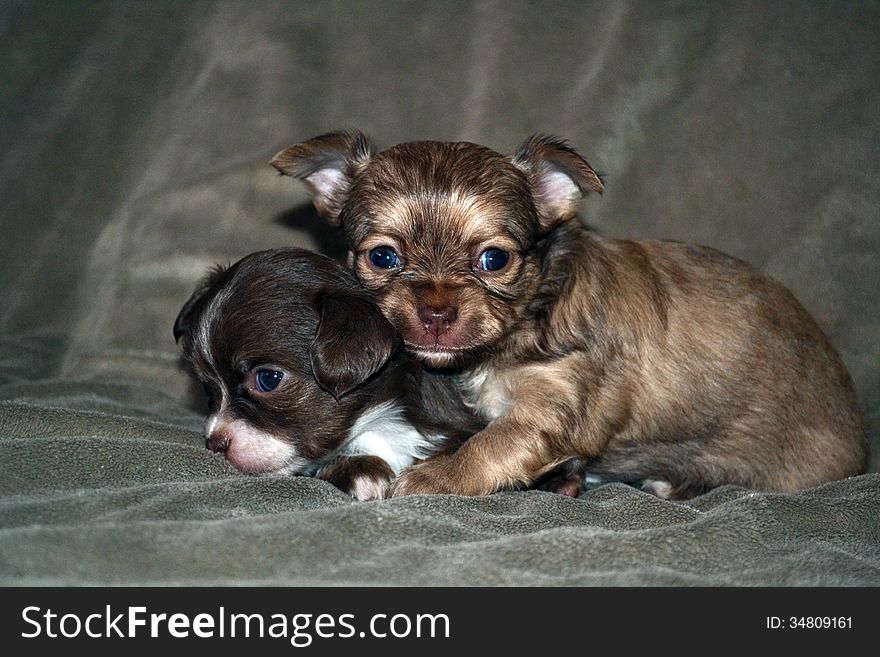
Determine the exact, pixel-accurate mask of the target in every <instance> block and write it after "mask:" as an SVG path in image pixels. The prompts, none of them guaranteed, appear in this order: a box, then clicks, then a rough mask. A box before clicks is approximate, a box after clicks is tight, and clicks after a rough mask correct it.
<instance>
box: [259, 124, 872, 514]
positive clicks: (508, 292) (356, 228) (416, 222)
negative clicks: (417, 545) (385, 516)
mask: <svg viewBox="0 0 880 657" xmlns="http://www.w3.org/2000/svg"><path fill="white" fill-rule="evenodd" d="M328 142H332V143H334V144H335V146H334V148H335V149H336V151H337V152H342V153H344V152H350V151H352V150H355V151H357V152H358V153H361V155H362V156H360V157H358V158H356V159H351V160H345V163H344V164H343V165H342V166H341V167H340V168H339V169H337V170H335V171H332V172H330V178H329V179H331V180H333V181H334V184H333V185H331V186H328V185H322V184H320V183H321V178H320V176H323V179H324V180H326V179H327V173H328V172H326V171H324V172H322V173H321V174H320V176H319V179H318V183H319V184H317V185H315V184H310V188H311V190H312V193H313V195H314V196H315V202H316V205H317V206H318V208H319V209H321V208H333V211H331V212H330V213H328V216H329V218H330V219H331V221H333V222H336V223H340V224H341V225H342V227H343V228H344V230H345V232H346V234H347V236H348V239H349V242H350V246H351V254H350V258H351V264H352V267H353V269H354V271H355V273H356V275H357V277H358V279H359V280H360V281H361V282H362V284H363V285H364V286H365V287H366V288H368V289H369V290H371V291H372V292H373V293H374V295H375V296H376V298H377V299H378V301H379V305H380V307H381V308H382V310H383V312H384V313H385V315H386V316H387V317H388V318H389V319H390V320H391V322H392V323H393V324H394V325H395V326H396V327H397V328H398V330H400V331H401V332H402V334H403V336H404V339H405V341H406V344H407V346H408V348H409V350H410V351H411V352H412V353H414V354H415V355H417V356H418V357H419V358H421V359H422V360H423V362H425V363H426V364H427V365H429V366H432V367H442V368H446V369H449V370H453V371H455V372H457V375H458V379H459V382H460V385H461V389H462V390H463V392H464V393H465V396H466V399H467V400H468V403H469V404H470V405H471V406H472V407H473V408H474V409H475V410H476V411H477V412H478V413H479V414H480V415H481V416H482V417H483V418H484V419H485V420H486V421H487V422H488V423H489V424H488V426H487V427H486V429H485V430H483V431H481V432H480V433H478V434H477V435H475V436H474V437H472V438H471V439H470V440H468V441H467V442H466V443H465V444H464V446H463V447H462V448H461V449H460V450H459V451H458V452H456V453H454V454H445V455H438V456H435V457H433V458H431V459H429V460H428V461H426V462H424V463H422V464H419V465H416V466H413V467H411V468H409V469H408V470H407V471H405V472H404V473H403V474H402V475H401V476H400V477H399V478H398V480H397V481H396V482H395V483H394V485H393V486H394V492H395V494H412V493H443V492H450V493H458V494H465V495H482V494H488V493H491V492H493V491H496V490H499V489H502V488H508V487H516V486H522V485H528V484H531V483H533V482H535V481H536V480H537V479H539V478H540V477H542V476H545V475H547V473H548V472H549V471H550V470H552V468H554V467H555V466H557V465H559V464H561V463H563V462H565V461H566V460H568V459H570V458H572V457H580V458H582V459H584V463H585V464H586V467H588V468H589V470H590V471H591V472H594V473H596V474H598V475H601V476H604V477H607V478H612V479H618V480H623V481H631V482H639V481H644V480H660V481H663V482H668V483H669V484H671V490H672V493H671V495H672V496H674V497H689V496H692V495H694V494H697V493H699V492H702V491H705V490H707V489H710V488H712V487H715V486H719V485H722V484H737V485H741V486H747V487H751V488H754V489H759V490H770V491H794V490H798V489H802V488H806V487H810V486H814V485H816V484H819V483H822V482H825V481H829V480H833V479H839V478H842V477H846V476H849V475H854V474H858V473H860V472H863V471H864V468H865V464H866V455H867V443H866V437H865V432H864V429H863V426H862V419H861V416H860V414H859V410H858V406H857V401H856V396H855V392H854V390H853V385H852V381H851V380H850V377H849V375H848V373H847V372H846V370H845V368H844V366H843V364H842V363H841V361H840V358H839V357H838V355H837V354H836V352H835V351H834V349H833V348H832V346H831V344H830V343H829V341H828V339H827V338H826V337H825V335H824V334H823V333H822V331H821V330H820V329H819V327H818V326H817V325H816V323H815V321H814V320H813V319H812V318H811V317H810V316H809V315H808V313H807V312H806V311H805V310H804V309H803V308H802V307H801V306H800V304H799V303H798V302H797V301H796V300H795V299H794V297H793V296H792V295H791V294H790V293H789V292H788V291H787V290H786V289H785V288H783V287H782V286H781V285H779V284H778V283H776V282H775V281H773V280H771V279H770V278H769V277H766V276H764V275H762V274H760V273H759V272H758V271H756V270H755V269H753V268H752V267H750V266H749V265H748V264H746V263H744V262H741V261H739V260H736V259H734V258H731V257H729V256H727V255H724V254H722V253H720V252H718V251H715V250H713V249H710V248H706V247H699V246H691V245H686V244H680V243H675V242H661V241H630V240H615V239H608V238H604V237H601V236H598V235H596V234H594V233H592V232H590V231H588V230H587V229H585V228H584V227H583V226H582V225H581V224H580V222H579V221H577V220H573V218H574V217H575V216H576V210H577V206H578V202H579V201H580V199H581V198H582V197H583V196H584V195H585V194H586V193H588V192H591V191H592V192H601V191H602V182H601V180H600V178H599V177H598V176H597V175H596V174H595V172H594V171H593V170H592V168H590V166H589V165H588V164H587V163H586V161H585V160H583V158H581V157H580V156H579V155H578V154H577V153H575V152H574V151H573V150H571V149H570V148H569V147H568V146H567V145H566V144H565V143H564V142H560V141H558V140H554V139H551V138H546V137H533V138H530V139H529V140H527V141H526V142H525V143H524V144H523V146H521V147H520V148H519V149H518V151H517V152H516V153H515V154H514V155H513V156H511V157H505V156H502V155H500V154H498V153H495V152H494V151H491V150H490V149H487V148H485V147H482V146H477V145H474V144H468V143H453V144H449V143H441V142H417V143H410V144H401V145H399V146H395V147H393V148H391V149H389V150H387V151H384V152H382V153H379V154H375V149H373V148H372V147H364V146H363V144H367V143H368V142H367V141H366V140H365V138H363V137H362V136H361V135H358V134H344V133H342V134H337V135H332V136H324V137H321V138H318V139H317V140H313V141H311V142H306V143H305V145H302V144H301V145H298V146H294V147H292V148H291V149H287V150H285V151H282V153H280V154H279V155H278V156H276V158H275V159H274V160H273V164H274V165H275V166H276V167H277V168H278V169H279V170H280V171H281V172H282V173H286V174H288V175H293V176H296V177H300V178H304V179H305V180H306V182H307V183H310V175H312V174H303V172H304V171H310V172H313V173H314V172H315V171H318V170H319V168H318V169H316V167H320V166H324V165H322V164H321V162H324V163H326V162H327V161H329V160H330V159H332V158H327V157H323V156H320V157H319V156H318V155H316V153H321V152H322V148H323V147H324V146H322V145H326V144H327V143H328ZM367 152H368V153H369V155H364V153H367ZM343 160H344V158H343ZM333 161H335V162H338V159H337V160H333ZM333 166H336V165H333ZM377 246H389V247H391V248H393V249H394V250H395V251H396V252H397V254H398V255H399V256H400V265H399V267H395V268H394V269H380V268H378V267H376V266H374V265H372V264H371V261H370V257H369V254H370V251H371V249H373V248H375V247H377ZM489 247H493V248H501V249H504V250H505V251H507V252H509V254H510V260H509V262H508V264H507V265H506V266H505V267H503V268H502V269H499V270H498V271H492V272H490V271H483V270H481V269H480V268H479V266H478V263H479V257H480V253H481V252H482V251H483V250H485V249H487V248H489ZM426 304H427V307H429V308H433V307H435V306H437V305H438V304H444V305H448V306H449V307H453V308H455V309H456V310H457V318H456V319H455V321H454V322H451V323H450V324H449V327H448V330H447V331H445V332H443V333H441V334H440V335H438V336H434V335H432V334H430V333H429V332H427V325H424V322H423V321H422V319H420V314H419V312H420V308H423V307H425V306H426ZM551 478H552V475H551ZM562 479H563V480H565V481H569V480H570V477H568V476H567V475H566V476H563V478H562Z"/></svg>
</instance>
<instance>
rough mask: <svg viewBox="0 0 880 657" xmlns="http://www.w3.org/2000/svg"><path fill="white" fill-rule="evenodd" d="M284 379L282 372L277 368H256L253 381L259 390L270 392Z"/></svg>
mask: <svg viewBox="0 0 880 657" xmlns="http://www.w3.org/2000/svg"><path fill="white" fill-rule="evenodd" d="M283 379H284V372H279V371H278V370H257V373H256V376H254V383H255V385H256V388H257V390H259V391H260V392H272V391H273V390H275V388H277V387H278V386H279V385H280V383H281V381H282V380H283Z"/></svg>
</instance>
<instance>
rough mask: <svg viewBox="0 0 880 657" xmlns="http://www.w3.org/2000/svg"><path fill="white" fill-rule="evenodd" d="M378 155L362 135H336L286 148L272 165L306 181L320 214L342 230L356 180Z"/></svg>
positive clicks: (275, 158) (330, 134)
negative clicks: (341, 218)
mask: <svg viewBox="0 0 880 657" xmlns="http://www.w3.org/2000/svg"><path fill="white" fill-rule="evenodd" d="M374 154H375V148H374V147H373V145H372V144H371V143H370V140H369V139H367V137H365V136H364V135H363V134H362V133H360V132H332V133H329V134H326V135H321V136H320V137H315V138H314V139H310V140H308V141H304V142H302V143H301V144H294V145H293V146H291V147H290V148H285V149H284V150H283V151H281V152H279V153H278V154H277V155H275V157H273V158H272V160H271V161H270V162H269V164H271V165H272V166H273V167H275V168H276V169H278V171H279V172H281V173H282V174H283V175H285V176H291V177H293V178H299V179H300V180H302V181H303V182H304V183H305V184H306V187H307V188H308V190H309V193H310V194H311V196H312V202H313V203H314V204H315V207H316V208H317V209H318V212H320V213H321V214H322V215H324V217H326V218H327V220H328V221H329V222H330V223H331V224H333V225H334V226H338V225H339V213H340V212H341V211H342V206H343V205H345V201H346V199H347V198H348V193H349V191H350V190H351V181H352V178H353V176H354V174H355V172H356V171H357V170H358V168H360V167H362V166H363V165H364V164H366V163H367V162H368V161H369V160H370V158H371V157H373V155H374Z"/></svg>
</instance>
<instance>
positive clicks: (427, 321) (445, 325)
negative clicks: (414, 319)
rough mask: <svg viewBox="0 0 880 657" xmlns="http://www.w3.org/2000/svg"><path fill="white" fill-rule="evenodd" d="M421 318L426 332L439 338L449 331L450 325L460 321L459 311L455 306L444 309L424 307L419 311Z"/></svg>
mask: <svg viewBox="0 0 880 657" xmlns="http://www.w3.org/2000/svg"><path fill="white" fill-rule="evenodd" d="M419 318H420V319H421V320H422V323H423V324H424V325H425V330H426V331H429V332H430V333H433V334H434V335H436V336H439V335H440V334H441V333H445V332H446V331H448V330H449V326H450V324H452V323H453V322H454V321H455V320H456V319H458V309H457V308H454V307H453V306H444V307H443V308H431V307H427V306H426V307H424V308H420V309H419Z"/></svg>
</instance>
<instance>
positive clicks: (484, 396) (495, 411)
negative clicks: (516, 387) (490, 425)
mask: <svg viewBox="0 0 880 657" xmlns="http://www.w3.org/2000/svg"><path fill="white" fill-rule="evenodd" d="M459 385H460V388H461V390H462V392H463V393H464V395H465V401H466V402H467V403H468V404H469V405H470V406H471V408H473V409H474V410H475V411H476V412H477V413H479V414H480V415H482V416H483V417H485V418H486V419H488V420H489V421H492V420H495V419H497V418H499V417H501V416H502V415H504V414H506V413H507V412H508V411H509V410H510V407H511V406H512V405H513V379H512V377H511V375H510V373H509V371H505V370H500V369H498V368H494V367H487V366H482V367H477V368H474V369H473V370H471V371H469V372H467V373H465V374H462V375H461V377H460V378H459Z"/></svg>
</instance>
